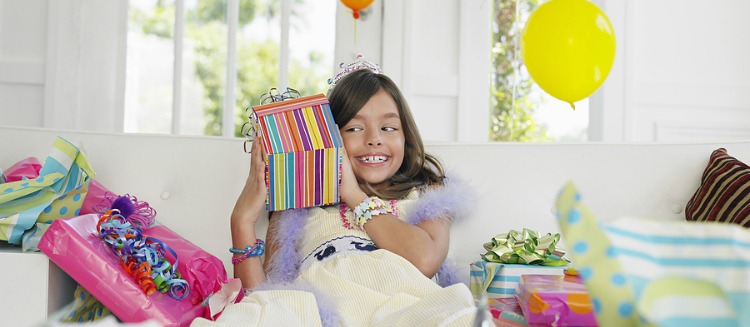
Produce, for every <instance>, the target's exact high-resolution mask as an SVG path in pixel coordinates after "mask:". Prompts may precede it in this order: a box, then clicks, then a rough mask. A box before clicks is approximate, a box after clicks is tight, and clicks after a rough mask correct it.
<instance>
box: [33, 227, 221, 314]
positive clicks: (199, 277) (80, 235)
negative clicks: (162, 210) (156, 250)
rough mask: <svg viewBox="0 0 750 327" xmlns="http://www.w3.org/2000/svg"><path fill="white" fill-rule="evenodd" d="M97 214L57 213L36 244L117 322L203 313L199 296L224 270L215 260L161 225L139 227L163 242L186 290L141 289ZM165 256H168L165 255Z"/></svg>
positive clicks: (211, 290) (217, 284)
mask: <svg viewBox="0 0 750 327" xmlns="http://www.w3.org/2000/svg"><path fill="white" fill-rule="evenodd" d="M98 221H99V215H97V214H88V215H83V216H78V217H73V218H69V219H58V220H56V221H55V222H53V223H52V226H50V228H49V229H48V230H47V232H46V233H45V234H44V236H42V239H41V240H40V242H39V249H40V250H41V251H42V252H44V253H45V254H47V256H48V257H49V258H50V259H51V260H52V261H53V262H55V263H56V264H57V265H58V266H60V268H61V269H62V270H64V271H65V272H66V273H68V274H69V275H70V276H71V277H72V278H73V279H74V280H75V281H76V282H78V283H79V284H80V285H81V286H83V287H84V288H85V289H86V290H87V291H89V292H90V293H91V294H92V295H93V296H94V297H95V298H96V299H98V300H99V301H100V302H101V303H102V304H104V305H105V306H106V307H107V308H108V309H110V310H111V311H112V313H113V314H114V315H115V316H117V317H118V318H119V319H120V320H122V321H123V322H128V323H131V322H132V323H135V322H142V321H146V320H154V321H157V322H158V323H159V324H160V325H162V326H186V325H189V324H190V322H191V321H193V319H195V318H196V317H201V316H204V315H205V311H206V308H205V307H204V306H203V305H202V302H203V301H204V300H206V299H207V298H208V297H209V296H210V295H211V294H212V293H214V292H217V291H218V290H220V289H221V287H222V283H223V282H225V281H226V271H225V270H224V266H223V264H222V263H221V261H220V260H219V259H218V258H216V257H214V256H212V255H210V254H209V253H207V252H205V251H203V250H201V249H200V248H199V247H197V246H195V245H194V244H192V243H190V242H189V241H187V240H185V239H184V238H182V237H180V236H179V235H177V234H176V233H174V232H173V231H171V230H170V229H168V228H166V227H165V226H161V225H156V226H153V227H151V228H149V229H146V230H145V231H144V235H145V236H147V237H150V238H155V239H158V240H160V241H161V242H163V243H164V244H166V245H167V246H169V247H170V248H171V249H172V250H174V253H175V254H176V259H177V268H178V270H179V271H180V273H181V274H182V277H183V278H184V279H185V280H186V281H187V282H188V284H189V287H190V292H191V293H190V295H189V296H187V297H186V298H183V299H181V300H177V299H175V298H172V297H171V296H170V295H169V294H168V293H160V292H154V293H153V294H151V295H146V293H145V292H144V291H143V289H142V288H141V286H140V285H139V284H138V283H137V282H136V281H135V280H134V278H133V276H132V275H130V274H128V273H127V272H126V271H125V270H124V268H123V266H122V264H121V263H120V260H119V258H118V257H117V256H116V255H115V254H114V252H113V251H112V249H111V248H110V246H109V245H108V244H107V243H105V242H104V241H103V240H102V238H101V236H100V234H99V231H98V230H97V222H98ZM168 259H170V261H172V260H174V259H175V258H172V256H171V255H170V256H169V258H168Z"/></svg>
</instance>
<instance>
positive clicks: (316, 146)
mask: <svg viewBox="0 0 750 327" xmlns="http://www.w3.org/2000/svg"><path fill="white" fill-rule="evenodd" d="M253 111H254V113H255V119H256V121H255V122H254V123H255V126H256V127H257V131H258V132H259V135H260V136H259V137H261V138H263V147H264V149H265V151H266V156H265V158H264V159H265V162H266V185H267V186H268V197H267V198H266V209H267V210H268V211H277V210H286V209H292V208H306V207H313V206H321V205H329V204H334V203H338V202H339V184H340V183H341V155H342V147H343V146H344V143H343V141H342V140H341V134H340V133H339V129H338V127H337V126H336V123H335V122H334V121H333V115H332V114H331V107H330V106H329V105H328V99H326V97H325V96H324V95H323V94H318V95H313V96H308V97H302V98H298V99H292V100H286V101H281V102H274V103H270V104H266V105H261V106H256V107H253Z"/></svg>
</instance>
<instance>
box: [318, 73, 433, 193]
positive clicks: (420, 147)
mask: <svg viewBox="0 0 750 327" xmlns="http://www.w3.org/2000/svg"><path fill="white" fill-rule="evenodd" d="M381 89H383V90H385V91H386V92H388V94H390V95H391V97H392V98H393V100H395V101H396V106H397V107H398V113H399V116H400V117H401V126H402V129H403V131H404V138H405V144H404V162H403V163H402V164H401V167H400V168H399V169H398V171H397V172H396V173H395V174H394V175H393V176H391V177H390V178H389V179H388V180H386V183H384V184H383V185H384V186H382V187H379V188H378V189H374V188H373V187H372V186H371V185H369V184H365V188H366V189H365V190H363V191H364V192H365V193H367V194H368V195H376V196H379V197H382V198H387V199H401V198H403V197H405V196H406V194H408V193H409V192H410V191H411V190H412V189H413V188H414V187H419V188H425V187H428V186H432V185H442V184H443V179H444V178H445V176H444V172H443V167H442V165H441V164H440V161H438V159H437V158H435V157H434V156H432V155H429V154H427V153H425V151H424V144H423V143H422V136H420V134H419V129H418V128H417V124H416V123H415V122H414V118H413V117H412V114H411V110H410V109H409V105H408V104H407V103H406V99H405V98H404V96H403V94H402V93H401V90H399V89H398V86H396V83H394V82H393V81H392V80H391V79H390V78H388V76H385V75H383V74H377V73H374V72H372V71H370V70H367V69H361V70H357V71H354V72H352V73H349V74H348V75H347V76H345V77H344V78H342V79H341V80H340V81H339V82H338V83H336V86H335V87H334V88H333V89H332V90H331V91H330V93H329V94H328V101H329V102H330V105H331V111H332V113H333V119H334V121H336V124H337V125H338V126H339V127H340V126H344V125H346V124H347V123H348V122H349V121H350V120H351V119H352V118H353V117H354V115H356V114H357V112H359V110H360V109H362V107H364V106H365V104H366V103H367V101H369V100H370V98H371V97H372V96H373V95H375V93H377V92H378V91H380V90H381Z"/></svg>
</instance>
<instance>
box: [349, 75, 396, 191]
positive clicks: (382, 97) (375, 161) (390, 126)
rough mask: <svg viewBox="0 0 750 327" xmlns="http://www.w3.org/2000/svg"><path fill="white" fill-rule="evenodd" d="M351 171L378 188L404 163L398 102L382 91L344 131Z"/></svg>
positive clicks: (371, 99) (362, 180)
mask: <svg viewBox="0 0 750 327" xmlns="http://www.w3.org/2000/svg"><path fill="white" fill-rule="evenodd" d="M341 137H342V139H343V140H344V147H345V148H346V152H347V154H348V155H349V161H350V162H351V165H352V171H353V172H354V175H355V176H356V177H357V181H358V182H359V183H364V182H367V183H369V184H370V185H372V186H376V185H378V184H380V183H382V182H384V181H386V180H387V179H388V178H390V177H391V176H393V175H394V174H395V173H396V172H398V170H399V168H400V167H401V164H402V163H403V161H404V144H405V137H404V131H403V130H402V128H401V117H400V116H399V113H398V106H397V105H396V101H394V100H393V98H392V97H391V96H390V94H388V92H386V91H385V90H382V89H381V90H380V91H378V92H377V93H375V95H373V96H372V98H370V100H369V101H367V103H366V104H365V105H364V106H363V107H362V109H360V110H359V112H357V114H356V115H355V116H354V117H353V118H352V119H351V120H350V121H349V122H348V123H347V124H346V125H345V126H344V127H343V128H341Z"/></svg>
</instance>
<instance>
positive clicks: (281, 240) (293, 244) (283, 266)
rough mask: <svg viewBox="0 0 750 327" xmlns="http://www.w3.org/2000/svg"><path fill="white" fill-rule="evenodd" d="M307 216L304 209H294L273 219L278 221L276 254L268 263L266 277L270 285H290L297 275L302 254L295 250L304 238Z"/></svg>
mask: <svg viewBox="0 0 750 327" xmlns="http://www.w3.org/2000/svg"><path fill="white" fill-rule="evenodd" d="M307 214H308V213H307V210H306V209H296V210H286V211H282V212H280V213H279V214H277V215H275V217H273V219H278V224H277V225H276V228H277V230H276V233H275V237H276V244H277V249H276V251H277V252H276V253H275V254H274V256H273V258H271V261H270V262H269V263H268V272H267V274H266V276H267V279H268V281H269V282H270V283H291V282H292V281H293V280H294V279H295V278H297V275H299V265H300V263H301V262H302V255H303V254H302V253H299V251H298V250H297V244H300V242H301V241H302V237H304V236H305V234H304V232H303V231H304V227H305V221H306V220H307Z"/></svg>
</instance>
